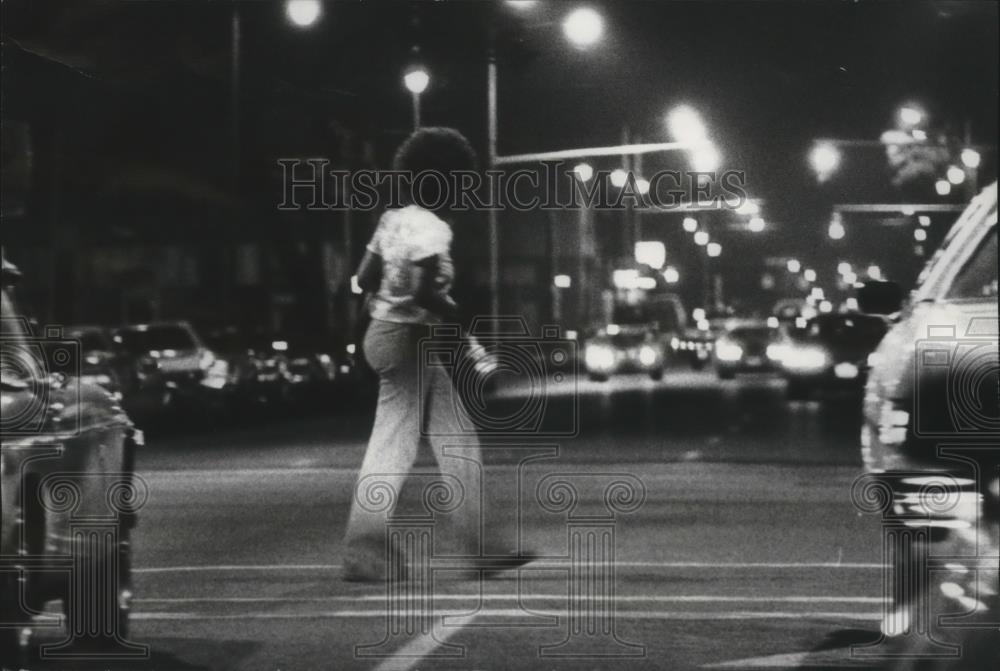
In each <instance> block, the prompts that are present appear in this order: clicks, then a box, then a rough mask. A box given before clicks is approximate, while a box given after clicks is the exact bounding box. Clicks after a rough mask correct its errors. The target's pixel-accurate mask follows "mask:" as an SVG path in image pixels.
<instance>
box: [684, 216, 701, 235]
mask: <svg viewBox="0 0 1000 671" xmlns="http://www.w3.org/2000/svg"><path fill="white" fill-rule="evenodd" d="M684 230H685V231H687V232H688V233H694V232H695V231H697V230H698V220H697V219H695V218H694V217H684Z"/></svg>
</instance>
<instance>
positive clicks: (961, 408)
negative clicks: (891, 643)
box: [858, 183, 1000, 669]
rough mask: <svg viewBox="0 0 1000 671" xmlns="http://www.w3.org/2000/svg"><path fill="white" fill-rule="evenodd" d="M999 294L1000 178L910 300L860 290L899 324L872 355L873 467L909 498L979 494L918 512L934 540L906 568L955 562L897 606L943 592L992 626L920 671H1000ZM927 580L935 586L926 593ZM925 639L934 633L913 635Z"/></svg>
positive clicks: (873, 309) (901, 560)
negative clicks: (940, 490)
mask: <svg viewBox="0 0 1000 671" xmlns="http://www.w3.org/2000/svg"><path fill="white" fill-rule="evenodd" d="M997 300H998V290H997V185H996V183H994V184H993V185H991V186H989V187H987V188H986V189H985V190H983V192H982V193H980V194H979V195H978V196H977V197H976V198H975V199H973V201H972V203H971V204H970V205H969V207H968V208H967V209H966V210H965V212H964V213H963V214H962V215H961V216H960V217H959V219H958V220H957V221H956V222H955V224H954V225H953V226H952V228H951V230H950V231H949V233H948V235H947V236H946V238H945V240H944V243H943V244H942V246H941V248H940V249H939V250H938V251H937V252H936V253H935V254H934V256H933V257H932V258H931V260H930V261H929V262H928V264H927V266H926V267H925V269H924V270H923V272H922V273H921V275H920V278H919V279H918V282H917V287H916V289H914V290H913V291H912V293H911V294H910V296H909V299H908V300H907V299H905V295H904V292H903V290H902V288H901V287H899V286H898V285H896V284H893V283H891V282H872V283H868V284H866V285H864V286H863V287H862V288H861V289H860V290H859V292H858V303H859V306H860V307H861V309H862V310H865V311H866V312H870V313H875V314H880V315H888V316H889V318H890V320H891V321H892V322H893V325H892V328H891V329H890V330H889V332H888V333H887V334H886V336H885V338H884V339H883V340H882V342H881V343H880V344H879V346H878V348H877V349H876V350H875V351H874V353H873V354H872V355H871V356H870V357H869V359H868V360H869V362H870V366H871V369H870V371H869V373H868V379H867V383H866V385H865V395H864V406H863V407H864V418H863V425H862V429H861V441H860V443H861V454H862V458H863V460H864V464H865V468H866V469H867V470H868V471H869V472H871V473H873V474H877V475H878V477H880V478H882V479H883V480H884V481H885V482H887V483H889V486H891V491H894V493H895V500H897V501H903V502H917V503H921V502H924V501H927V500H928V496H933V494H931V493H929V492H928V490H927V483H928V481H931V480H933V478H935V477H938V478H939V477H940V476H941V475H947V476H951V477H954V478H955V481H954V482H955V483H956V484H958V485H959V486H961V487H963V488H965V489H966V490H967V491H966V496H965V500H966V501H971V502H972V506H959V507H956V508H955V512H954V514H952V513H951V512H950V511H947V510H946V511H945V512H944V513H943V515H944V516H946V517H951V518H952V519H944V520H939V519H934V518H931V517H929V516H927V515H920V516H918V517H913V518H910V519H908V520H907V525H908V526H909V527H911V528H914V530H913V534H912V537H913V538H914V539H915V541H914V542H915V543H922V544H923V545H922V546H919V545H918V546H916V547H915V549H914V550H913V551H912V552H909V551H908V552H905V553H895V554H894V557H895V564H894V566H893V568H894V571H895V574H896V575H913V569H914V568H915V565H914V564H913V563H912V562H908V561H907V559H906V557H925V556H928V554H929V550H928V548H927V547H926V546H927V544H932V545H933V546H934V550H933V554H934V555H937V556H948V557H949V559H948V561H949V562H950V563H949V565H948V566H946V567H944V568H946V569H948V570H946V571H939V572H937V575H932V576H931V579H930V580H928V581H926V582H924V581H921V580H920V579H916V580H914V581H913V583H914V584H915V585H916V588H917V589H915V590H912V591H911V592H909V593H907V592H903V591H897V592H895V593H894V594H893V604H892V606H893V611H894V612H908V611H911V610H913V609H914V603H915V602H918V601H919V600H928V599H939V598H940V597H941V595H942V594H943V595H944V596H945V597H949V598H950V599H951V601H952V602H957V603H953V606H952V612H958V613H963V614H965V615H966V616H969V615H970V614H971V613H973V611H974V618H972V619H974V620H975V621H978V622H981V623H992V624H990V625H989V626H986V627H982V628H979V629H975V628H965V629H961V628H960V629H958V630H952V631H953V633H954V632H957V635H958V638H959V639H960V642H961V644H962V645H963V646H964V648H963V650H962V657H959V658H956V659H955V660H954V661H952V662H949V661H948V660H942V661H928V662H927V663H926V664H925V665H923V666H921V667H920V668H930V669H939V668H942V669H943V668H962V669H996V668H998V664H1000V654H998V650H1000V647H998V646H997V640H996V623H997V622H998V621H1000V607H998V603H997V591H998V590H997V582H998V580H997V572H998V570H1000V568H998V567H997V564H996V556H997V555H998V554H1000V538H998V536H1000V534H998V527H997V525H998V523H1000V482H998V471H997V464H998V460H1000V455H998V454H997V445H998V444H1000V395H998V391H997V390H998V384H1000V379H998V376H1000V348H998V334H1000V323H998V313H997ZM924 474H926V475H924ZM938 500H939V501H940V500H941V499H940V497H938ZM970 508H971V519H970V515H969V512H970ZM977 518H978V519H977ZM973 524H975V525H976V526H975V527H974V526H972V525H973ZM921 526H924V527H928V528H927V529H926V532H927V533H926V535H922V534H917V531H918V529H917V528H919V527H921ZM970 531H971V532H970ZM977 532H978V533H977ZM953 553H954V554H955V557H954V558H951V557H950V555H952V554H953ZM984 558H990V559H987V561H986V562H983V563H980V564H979V568H978V570H969V569H965V570H964V572H963V570H962V568H963V564H964V562H965V561H966V560H969V561H976V560H977V559H979V560H982V559H984ZM955 567H958V568H955ZM918 578H919V576H918ZM924 585H926V586H927V589H928V590H929V593H927V592H924V591H921V589H920V588H921V587H923V586H924ZM933 613H934V614H935V615H937V614H938V613H940V611H939V610H937V609H935V610H934V611H933ZM969 619H970V618H969V617H966V621H968V620H969ZM914 638H917V640H918V641H919V640H924V639H921V638H920V637H909V639H910V640H911V641H912V640H913V639H914ZM899 647H900V651H899V652H902V653H904V654H905V655H906V656H907V657H909V658H910V659H913V658H914V656H915V655H920V654H921V653H924V652H931V651H929V650H928V651H925V650H923V649H921V647H920V646H917V647H916V648H914V647H913V646H911V645H908V643H907V639H906V637H900V642H899ZM893 668H895V667H893ZM906 668H912V667H909V666H907V667H906Z"/></svg>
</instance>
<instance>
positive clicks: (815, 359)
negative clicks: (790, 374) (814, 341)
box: [781, 347, 829, 371]
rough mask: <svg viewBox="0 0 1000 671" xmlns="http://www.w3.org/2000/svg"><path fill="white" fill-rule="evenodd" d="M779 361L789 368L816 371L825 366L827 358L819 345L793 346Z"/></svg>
mask: <svg viewBox="0 0 1000 671" xmlns="http://www.w3.org/2000/svg"><path fill="white" fill-rule="evenodd" d="M781 362H782V364H784V366H785V367H786V368H788V369H790V370H797V371H817V370H821V369H823V368H826V366H827V364H828V363H829V358H828V357H827V354H826V352H825V351H823V350H822V349H820V348H819V347H793V348H790V349H789V350H788V351H787V352H786V353H785V354H784V355H783V357H782V360H781Z"/></svg>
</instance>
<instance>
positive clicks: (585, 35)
mask: <svg viewBox="0 0 1000 671" xmlns="http://www.w3.org/2000/svg"><path fill="white" fill-rule="evenodd" d="M512 6H513V5H512ZM531 6H532V5H531V4H523V5H521V6H520V9H529V8H530V7H531ZM496 24H497V21H491V22H490V34H489V53H488V55H487V59H486V119H487V122H486V126H487V151H486V154H487V159H488V164H489V167H490V169H491V170H492V169H495V168H496V167H497V156H498V154H499V152H498V149H497V145H498V135H499V131H498V129H499V122H498V109H497V107H498V103H497V77H498V74H497V53H496V42H497V34H496V27H495V26H496ZM562 27H563V34H564V35H565V36H566V39H568V40H569V41H570V43H571V44H573V45H574V46H575V47H577V48H578V49H585V48H587V47H590V46H593V45H594V44H596V43H597V42H598V41H599V40H600V39H601V36H602V35H603V34H604V20H603V19H602V18H601V15H600V14H598V13H597V12H596V11H595V10H593V9H590V8H588V7H582V8H579V9H575V10H573V11H572V12H570V14H569V15H568V16H567V17H566V19H565V20H564V21H563V24H562ZM487 221H488V227H489V247H490V258H489V268H490V272H489V275H490V313H491V314H492V315H493V316H496V315H498V314H500V219H499V211H498V210H497V209H496V208H495V207H491V208H490V209H489V210H488V211H487Z"/></svg>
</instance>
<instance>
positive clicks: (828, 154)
mask: <svg viewBox="0 0 1000 671" xmlns="http://www.w3.org/2000/svg"><path fill="white" fill-rule="evenodd" d="M809 162H810V163H811V164H812V168H813V170H815V171H816V174H817V175H818V176H819V178H820V179H821V180H822V179H826V178H827V177H829V176H830V175H831V174H832V173H833V172H835V171H836V170H837V168H838V167H840V150H839V149H837V147H836V146H834V145H833V144H832V143H830V142H822V143H820V144H817V145H816V146H815V147H813V150H812V152H811V153H810V154H809Z"/></svg>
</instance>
